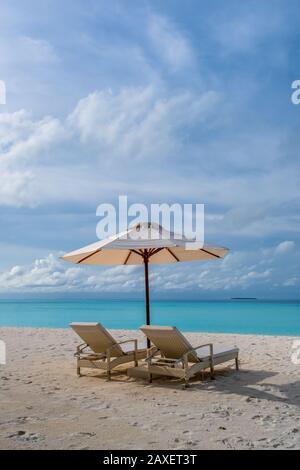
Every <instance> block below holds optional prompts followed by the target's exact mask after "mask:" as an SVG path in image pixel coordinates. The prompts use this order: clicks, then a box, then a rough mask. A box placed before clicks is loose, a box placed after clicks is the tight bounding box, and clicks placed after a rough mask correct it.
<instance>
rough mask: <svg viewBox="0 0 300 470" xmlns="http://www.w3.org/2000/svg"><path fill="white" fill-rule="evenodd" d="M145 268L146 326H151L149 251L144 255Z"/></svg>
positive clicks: (148, 345) (148, 344)
mask: <svg viewBox="0 0 300 470" xmlns="http://www.w3.org/2000/svg"><path fill="white" fill-rule="evenodd" d="M144 268H145V298H146V324H147V325H150V296H149V256H148V252H147V250H145V253H144ZM150 345H151V344H150V340H149V339H147V347H148V348H150Z"/></svg>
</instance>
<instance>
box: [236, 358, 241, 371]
mask: <svg viewBox="0 0 300 470" xmlns="http://www.w3.org/2000/svg"><path fill="white" fill-rule="evenodd" d="M235 368H236V370H240V366H239V358H238V357H236V358H235Z"/></svg>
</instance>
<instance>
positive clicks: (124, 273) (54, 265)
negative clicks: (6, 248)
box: [0, 247, 299, 296]
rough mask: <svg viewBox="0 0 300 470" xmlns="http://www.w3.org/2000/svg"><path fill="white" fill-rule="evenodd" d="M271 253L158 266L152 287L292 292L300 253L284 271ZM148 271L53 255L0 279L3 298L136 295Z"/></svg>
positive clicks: (154, 268) (239, 253) (261, 251)
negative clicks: (79, 262) (75, 262)
mask: <svg viewBox="0 0 300 470" xmlns="http://www.w3.org/2000/svg"><path fill="white" fill-rule="evenodd" d="M270 253H274V250H273V249H272V247H269V248H268V249H258V250H249V251H235V252H231V253H230V254H229V255H228V256H227V257H226V258H225V259H224V260H221V261H216V262H214V261H208V262H198V263H197V262H192V263H180V264H175V265H153V266H151V270H150V283H151V289H153V292H155V291H159V292H162V293H163V292H167V291H170V290H171V291H176V292H189V291H193V292H194V293H197V292H198V293H199V294H201V292H204V293H210V292H211V293H219V294H221V295H222V293H223V295H224V296H227V295H228V292H236V293H239V292H243V291H247V290H249V289H250V290H251V289H253V290H254V291H255V290H257V291H258V292H261V291H262V290H263V292H264V293H265V294H264V295H267V294H268V293H269V292H273V293H274V289H275V290H276V289H277V288H278V287H279V286H283V287H286V288H293V287H294V286H296V285H297V284H298V282H299V279H298V276H297V275H294V276H290V277H288V276H287V273H288V272H293V270H294V271H295V272H298V261H299V253H297V256H295V255H294V254H293V256H291V257H290V258H289V259H288V263H287V265H288V266H287V267H288V269H285V268H284V267H283V266H282V265H281V262H280V260H279V259H278V257H276V256H273V257H272V256H271V255H270ZM143 289H144V278H143V270H142V269H141V268H140V267H136V266H116V267H111V268H106V267H100V266H96V267H90V266H76V265H72V264H69V263H66V262H63V261H61V260H59V259H58V256H55V255H53V254H50V255H48V256H46V257H44V258H40V259H38V260H36V261H35V262H34V263H32V264H31V265H25V266H19V265H16V266H14V267H12V268H11V269H7V270H4V271H3V272H2V273H0V292H1V293H23V292H26V293H54V292H66V293H68V292H73V293H80V292H82V293H84V292H85V293H98V294H101V292H103V293H105V292H114V293H127V294H128V293H131V292H134V293H137V292H143Z"/></svg>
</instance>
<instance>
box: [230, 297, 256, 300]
mask: <svg viewBox="0 0 300 470" xmlns="http://www.w3.org/2000/svg"><path fill="white" fill-rule="evenodd" d="M230 300H257V297H231V299H230Z"/></svg>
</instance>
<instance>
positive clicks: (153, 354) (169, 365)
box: [140, 326, 239, 386]
mask: <svg viewBox="0 0 300 470" xmlns="http://www.w3.org/2000/svg"><path fill="white" fill-rule="evenodd" d="M140 329H141V330H142V331H143V333H144V334H145V335H146V336H147V338H148V339H149V340H150V341H151V343H152V344H153V345H154V346H155V348H154V349H153V350H152V351H151V349H150V350H148V357H147V358H146V362H147V363H148V373H149V381H150V382H151V381H152V374H155V375H166V376H170V377H177V378H182V379H184V381H185V385H186V386H188V383H189V379H190V378H191V377H193V376H195V375H197V374H199V373H200V372H203V371H204V370H205V369H210V374H211V377H213V375H214V366H216V365H218V364H222V363H224V362H227V361H231V360H235V365H236V369H238V367H239V363H238V354H239V350H238V348H231V349H220V348H218V349H217V348H214V346H213V344H212V343H208V344H202V345H200V346H197V347H193V346H192V345H191V344H190V343H189V341H188V340H187V339H186V338H185V336H183V334H182V333H181V332H180V331H179V330H178V329H177V328H176V327H174V326H142V327H141V328H140Z"/></svg>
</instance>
